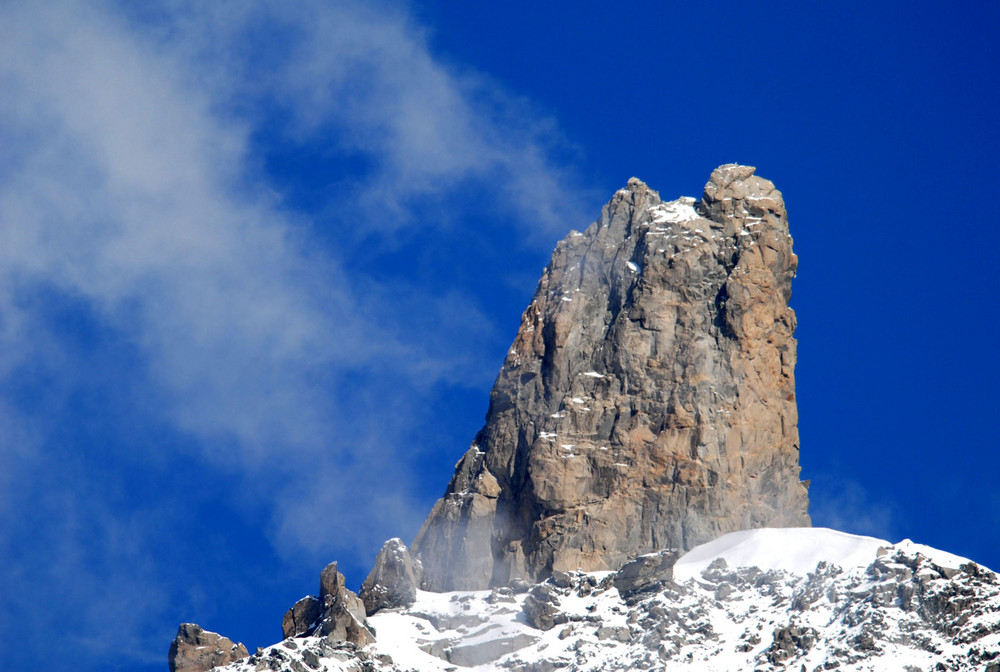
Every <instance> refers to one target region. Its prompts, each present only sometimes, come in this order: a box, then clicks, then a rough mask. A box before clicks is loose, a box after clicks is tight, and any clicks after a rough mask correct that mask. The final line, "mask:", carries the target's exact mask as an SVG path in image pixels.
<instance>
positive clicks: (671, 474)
mask: <svg viewBox="0 0 1000 672" xmlns="http://www.w3.org/2000/svg"><path fill="white" fill-rule="evenodd" d="M796 265H797V258H796V256H795V254H794V253H793V252H792V239H791V237H790V235H789V233H788V220H787V217H786V213H785V206H784V202H783V200H782V197H781V193H780V192H779V191H778V190H777V189H775V187H774V185H773V184H772V183H771V182H769V181H767V180H765V179H762V178H760V177H757V176H756V175H754V168H752V167H749V166H738V165H726V166H722V167H720V168H718V169H716V170H715V171H714V172H713V173H712V175H711V178H710V180H709V182H708V184H707V185H706V187H705V192H704V195H703V197H702V199H701V201H695V200H694V199H685V198H681V199H678V200H676V201H671V202H663V201H661V200H660V198H659V196H658V194H657V193H656V192H655V191H652V190H651V189H649V187H647V186H646V185H645V184H643V183H642V182H641V181H639V180H637V179H634V178H633V179H631V180H629V182H628V185H627V186H626V187H625V188H624V189H621V190H619V191H618V192H617V193H616V194H615V195H614V197H613V198H612V199H611V201H610V202H609V203H608V204H607V205H606V206H605V207H604V209H603V211H602V213H601V217H600V219H599V220H598V221H597V222H595V223H593V224H592V225H591V226H590V227H589V228H588V229H587V230H586V231H584V232H583V233H578V232H575V231H574V232H571V233H570V234H569V235H568V236H567V237H566V238H565V239H564V240H563V241H561V242H560V243H559V244H558V245H557V246H556V249H555V252H554V253H553V255H552V261H551V262H550V263H549V265H548V267H547V268H546V269H545V271H544V273H543V274H542V278H541V280H540V281H539V284H538V288H537V290H536V291H535V295H534V297H533V299H532V301H531V304H530V305H529V306H528V308H527V310H525V312H524V315H523V316H522V318H521V326H520V329H519V331H518V333H517V337H516V338H515V339H514V343H513V345H512V346H511V348H510V351H509V353H508V355H507V358H506V361H505V362H504V364H503V367H502V368H501V370H500V374H499V376H498V377H497V380H496V383H495V384H494V387H493V390H492V392H491V395H490V407H489V411H488V413H487V418H486V425H485V426H484V427H483V429H482V430H480V432H479V434H478V435H477V436H476V438H475V441H474V442H473V445H472V447H471V448H470V449H469V450H468V452H467V453H466V454H465V455H464V456H463V457H462V459H461V460H460V461H459V463H458V465H457V466H456V470H455V474H454V476H453V477H452V480H451V482H450V483H449V485H448V488H447V491H446V492H445V494H444V496H443V497H442V498H441V499H440V500H439V501H438V502H437V503H436V504H435V506H434V508H433V510H432V511H431V513H430V515H429V516H428V518H427V520H426V522H425V523H424V526H423V528H422V529H421V530H420V533H419V534H418V536H417V538H416V540H415V541H414V543H413V551H414V554H415V555H416V556H417V557H419V558H420V560H421V561H422V562H423V566H424V573H423V587H424V588H425V589H429V590H438V591H441V590H459V589H461V590H472V589H480V588H487V587H490V586H504V585H508V584H509V583H510V581H511V580H512V579H516V578H523V579H528V580H532V581H534V580H539V579H543V578H545V577H546V576H548V575H550V574H551V572H552V571H553V570H576V569H582V570H585V571H594V570H603V569H609V570H610V569H617V568H619V567H620V566H621V565H622V564H624V563H625V562H626V561H628V560H629V559H631V558H633V557H635V556H636V555H639V554H643V553H648V552H651V551H655V550H658V549H662V548H680V549H689V548H692V547H693V546H696V545H698V544H701V543H703V542H706V541H709V540H711V539H714V538H716V537H718V536H719V535H721V534H724V533H727V532H731V531H734V530H741V529H750V528H758V527H792V526H806V525H809V516H808V512H807V511H808V495H807V492H806V485H805V484H804V483H803V482H801V481H800V480H799V462H798V458H799V437H798V430H797V412H796V404H795V378H794V367H795V346H796V343H795V339H794V337H793V333H794V331H795V314H794V312H793V311H792V310H791V308H789V307H788V301H789V298H790V296H791V283H792V278H793V277H794V276H795V270H796Z"/></svg>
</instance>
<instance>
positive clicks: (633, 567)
mask: <svg viewBox="0 0 1000 672" xmlns="http://www.w3.org/2000/svg"><path fill="white" fill-rule="evenodd" d="M678 557H680V554H679V553H678V552H677V551H676V550H673V549H670V550H665V551H659V552H657V553H650V554H648V555H643V556H641V557H639V558H636V559H635V560H633V561H632V562H630V563H627V564H626V565H625V566H624V567H622V568H621V569H619V570H618V572H617V573H616V574H615V575H614V579H613V585H614V587H615V588H617V589H618V592H619V593H620V594H621V596H622V597H630V596H632V595H634V594H636V593H642V592H645V591H649V590H656V589H658V588H660V587H661V586H663V585H664V584H667V583H670V582H671V581H672V580H673V578H674V563H676V562H677V558H678Z"/></svg>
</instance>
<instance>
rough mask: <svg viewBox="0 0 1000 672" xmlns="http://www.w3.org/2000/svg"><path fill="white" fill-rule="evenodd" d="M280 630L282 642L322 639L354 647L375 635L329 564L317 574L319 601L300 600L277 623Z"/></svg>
mask: <svg viewBox="0 0 1000 672" xmlns="http://www.w3.org/2000/svg"><path fill="white" fill-rule="evenodd" d="M281 630H282V634H283V635H284V637H285V639H288V638H289V637H303V636H314V637H326V638H327V639H329V640H330V641H333V642H348V643H350V644H353V645H355V646H358V647H365V646H368V645H369V644H371V643H372V642H374V641H375V633H374V632H372V629H371V627H370V626H369V625H368V620H367V619H366V618H365V605H364V604H363V603H362V602H361V598H359V597H358V596H357V595H356V594H355V593H353V592H352V591H350V590H348V589H347V586H346V581H345V579H344V575H343V574H341V573H340V572H339V571H337V563H336V562H331V563H330V564H329V565H327V566H326V568H324V569H323V572H322V573H321V574H320V577H319V598H318V599H317V598H315V597H311V596H310V597H304V598H302V599H301V600H299V601H298V602H296V603H295V604H294V605H293V606H292V608H291V609H289V610H288V611H287V612H286V613H285V617H284V618H283V619H282V620H281Z"/></svg>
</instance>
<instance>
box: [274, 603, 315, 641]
mask: <svg viewBox="0 0 1000 672" xmlns="http://www.w3.org/2000/svg"><path fill="white" fill-rule="evenodd" d="M322 615H323V607H322V603H321V602H320V601H319V600H318V599H317V598H315V597H313V596H312V595H307V596H306V597H303V598H302V599H301V600H299V601H298V602H296V603H295V604H293V605H292V608H291V609H289V610H288V611H286V612H285V617H284V618H282V619H281V635H282V637H284V638H285V639H288V638H289V637H301V636H303V635H307V634H309V633H310V632H311V631H312V630H314V629H315V626H316V625H318V624H319V619H320V617H321V616H322Z"/></svg>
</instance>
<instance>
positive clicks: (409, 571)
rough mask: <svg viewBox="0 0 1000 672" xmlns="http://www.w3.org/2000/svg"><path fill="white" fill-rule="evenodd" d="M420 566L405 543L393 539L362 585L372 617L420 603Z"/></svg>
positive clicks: (386, 543) (384, 548)
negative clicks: (383, 610) (382, 610)
mask: <svg viewBox="0 0 1000 672" xmlns="http://www.w3.org/2000/svg"><path fill="white" fill-rule="evenodd" d="M419 583H420V563H418V562H415V561H414V560H413V558H412V557H411V556H410V552H409V551H408V550H407V548H406V544H404V543H403V541H402V540H401V539H390V540H389V541H387V542H385V544H383V545H382V549H381V550H380V551H379V552H378V555H377V556H376V558H375V567H374V568H372V571H371V573H370V574H369V575H368V578H366V579H365V582H364V583H363V584H362V585H361V593H360V597H361V601H362V602H363V603H364V605H365V611H366V612H367V614H368V615H369V616H371V615H372V614H374V613H375V612H377V611H379V610H380V609H396V608H399V607H408V606H410V605H411V604H413V602H414V601H415V600H416V599H417V586H418V585H419Z"/></svg>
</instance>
